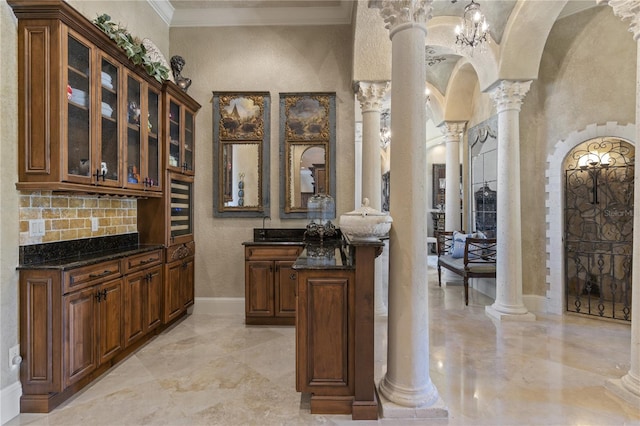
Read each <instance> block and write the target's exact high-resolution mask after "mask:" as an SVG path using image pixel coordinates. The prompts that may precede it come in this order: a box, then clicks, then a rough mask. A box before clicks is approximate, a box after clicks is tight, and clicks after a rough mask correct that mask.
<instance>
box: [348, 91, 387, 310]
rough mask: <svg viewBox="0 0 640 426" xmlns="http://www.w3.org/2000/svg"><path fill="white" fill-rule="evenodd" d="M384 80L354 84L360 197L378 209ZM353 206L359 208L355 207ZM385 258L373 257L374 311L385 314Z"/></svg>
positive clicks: (380, 189)
mask: <svg viewBox="0 0 640 426" xmlns="http://www.w3.org/2000/svg"><path fill="white" fill-rule="evenodd" d="M389 86H390V83H389V82H388V81H378V82H367V81H361V82H359V83H358V93H357V97H358V101H359V102H360V107H361V108H362V162H361V164H362V197H363V198H368V199H369V205H370V206H371V207H373V208H374V209H377V210H382V166H381V164H380V111H381V110H382V100H383V99H384V96H385V95H386V94H387V91H388V90H389ZM356 207H359V205H358V206H356ZM385 260H387V261H388V257H383V256H378V257H376V260H375V313H376V315H387V304H386V303H385V300H386V294H387V288H386V286H385V285H384V283H385V281H388V280H385V279H384V278H385V275H388V273H389V272H388V270H389V266H388V262H387V263H386V264H385Z"/></svg>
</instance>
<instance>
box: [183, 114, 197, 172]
mask: <svg viewBox="0 0 640 426" xmlns="http://www.w3.org/2000/svg"><path fill="white" fill-rule="evenodd" d="M193 121H194V120H193V114H192V113H191V111H189V110H188V109H186V108H185V110H184V145H183V148H184V163H183V166H184V170H183V173H187V174H192V173H193V171H194V167H193V166H194V164H193V162H194V160H195V157H194V150H193V149H194V141H195V140H194V135H193Z"/></svg>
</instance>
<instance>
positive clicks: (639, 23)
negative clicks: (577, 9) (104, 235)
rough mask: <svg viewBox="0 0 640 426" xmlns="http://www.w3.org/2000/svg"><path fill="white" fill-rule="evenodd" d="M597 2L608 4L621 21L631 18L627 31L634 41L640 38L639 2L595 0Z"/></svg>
mask: <svg viewBox="0 0 640 426" xmlns="http://www.w3.org/2000/svg"><path fill="white" fill-rule="evenodd" d="M597 1H598V4H608V5H609V6H611V7H612V8H613V13H614V14H615V15H616V16H619V17H620V18H621V19H622V20H623V21H624V20H625V19H629V20H631V23H630V24H629V31H631V32H632V33H633V39H634V40H635V41H638V40H640V2H638V0H597Z"/></svg>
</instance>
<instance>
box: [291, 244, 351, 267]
mask: <svg viewBox="0 0 640 426" xmlns="http://www.w3.org/2000/svg"><path fill="white" fill-rule="evenodd" d="M343 248H344V244H343V242H342V241H334V242H331V241H330V242H324V243H322V244H321V243H319V242H313V243H308V244H307V245H306V246H305V248H304V250H303V251H302V253H300V256H298V258H297V259H296V261H295V262H294V264H293V266H292V268H293V269H294V270H301V269H353V268H354V267H355V266H354V264H353V261H352V259H351V258H350V257H349V256H347V255H346V253H345V250H343Z"/></svg>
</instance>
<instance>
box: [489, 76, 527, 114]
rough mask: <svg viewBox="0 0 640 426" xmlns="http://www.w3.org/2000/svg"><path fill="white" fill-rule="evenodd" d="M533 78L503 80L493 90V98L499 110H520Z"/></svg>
mask: <svg viewBox="0 0 640 426" xmlns="http://www.w3.org/2000/svg"><path fill="white" fill-rule="evenodd" d="M530 87H531V80H529V81H510V80H502V81H500V83H498V85H497V86H496V87H495V88H494V89H493V90H491V92H490V94H491V98H492V99H493V102H494V103H495V104H496V109H497V110H498V112H502V111H507V110H517V111H520V107H521V106H522V101H523V100H524V97H525V96H526V94H527V93H528V92H529V88H530Z"/></svg>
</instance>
